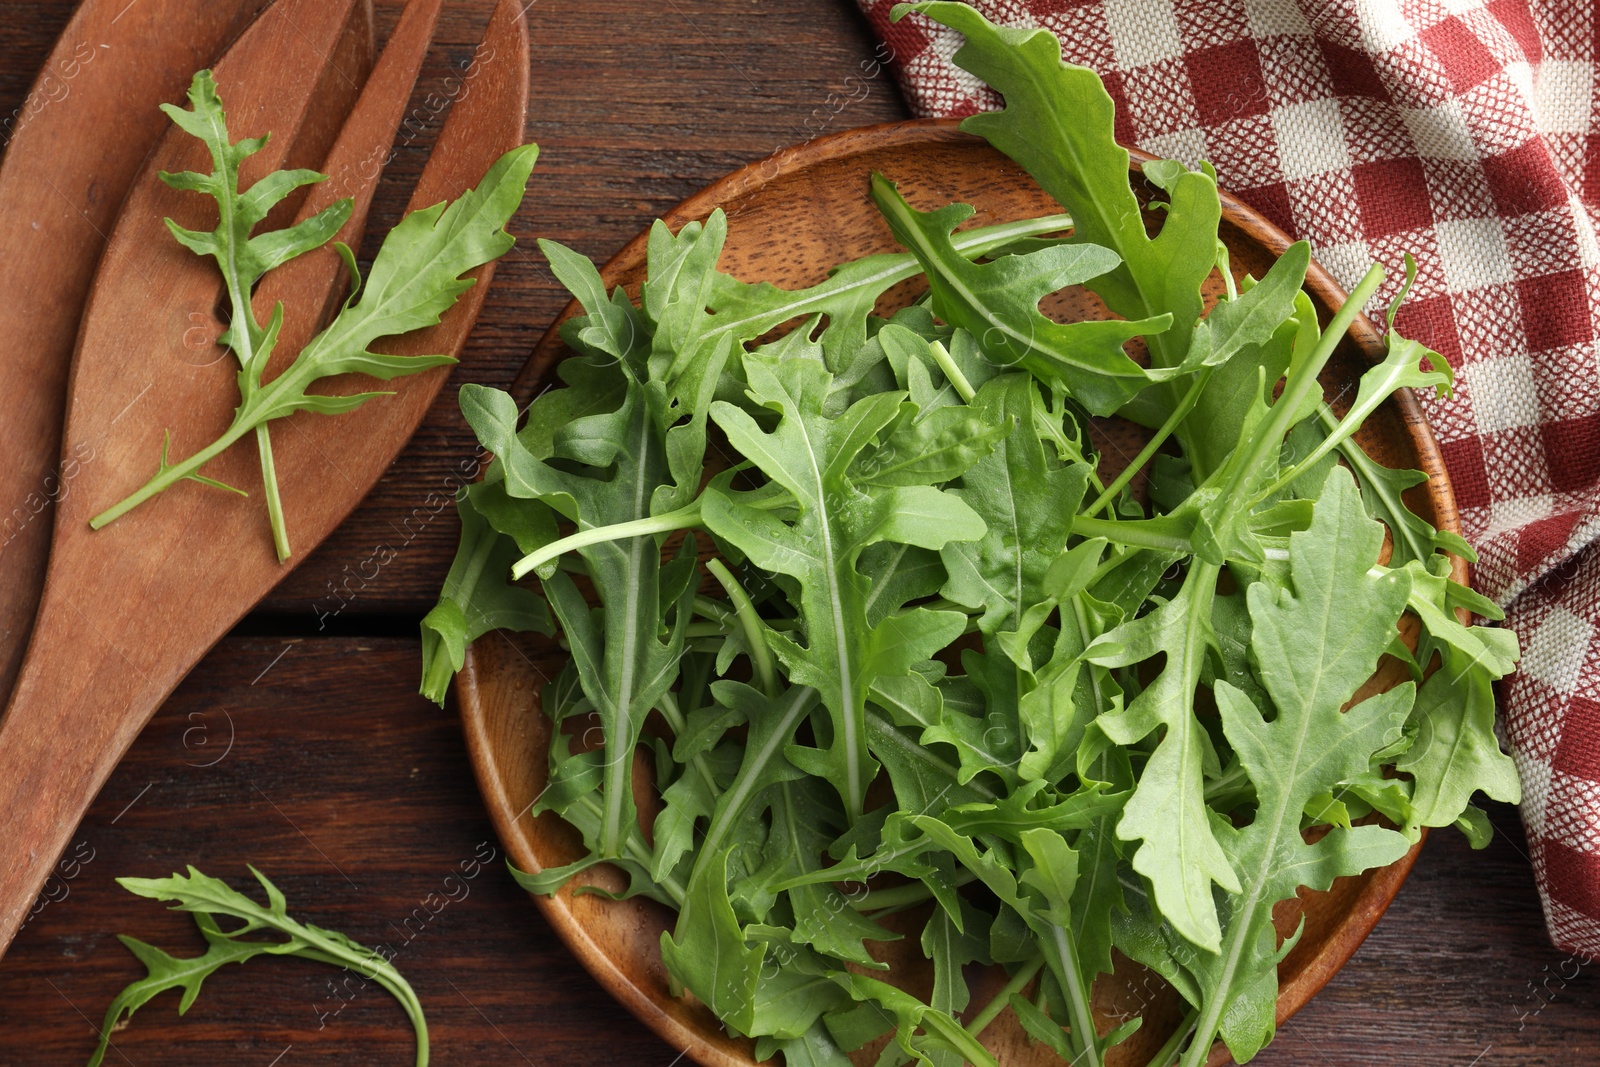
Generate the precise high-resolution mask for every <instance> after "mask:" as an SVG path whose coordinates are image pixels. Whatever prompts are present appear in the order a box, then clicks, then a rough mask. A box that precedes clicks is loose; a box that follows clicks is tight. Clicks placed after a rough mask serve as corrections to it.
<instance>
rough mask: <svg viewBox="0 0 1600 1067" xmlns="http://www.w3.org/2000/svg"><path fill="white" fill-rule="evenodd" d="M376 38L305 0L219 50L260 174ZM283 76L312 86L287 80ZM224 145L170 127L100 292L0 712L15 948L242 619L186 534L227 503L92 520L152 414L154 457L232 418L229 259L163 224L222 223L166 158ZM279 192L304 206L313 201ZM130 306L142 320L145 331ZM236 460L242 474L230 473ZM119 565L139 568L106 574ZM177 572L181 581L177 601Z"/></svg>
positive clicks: (308, 133) (328, 129)
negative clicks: (144, 750) (151, 737)
mask: <svg viewBox="0 0 1600 1067" xmlns="http://www.w3.org/2000/svg"><path fill="white" fill-rule="evenodd" d="M372 49H373V42H372V22H371V17H370V14H369V12H368V9H367V8H366V7H365V6H364V4H363V3H361V2H359V0H342V2H337V3H326V4H323V3H318V2H317V0H288V2H287V3H286V4H276V5H273V6H272V7H271V8H269V9H268V10H267V11H266V12H265V13H264V14H263V15H262V16H261V17H260V18H259V19H258V20H257V21H256V22H255V23H254V24H252V26H251V27H250V28H249V29H248V30H247V31H246V32H245V33H244V34H243V35H241V37H240V39H239V41H238V42H237V43H236V44H235V45H234V46H233V47H232V48H230V49H229V50H228V52H227V54H225V55H224V56H223V57H222V58H221V59H220V60H219V61H218V62H217V63H216V65H215V72H216V77H217V79H218V80H219V81H220V82H221V84H222V85H223V86H228V87H231V89H232V94H231V95H232V97H233V104H232V105H231V106H232V108H233V111H232V114H231V115H230V121H231V123H232V131H230V132H232V133H234V135H235V136H236V137H237V136H238V135H240V134H244V135H247V136H260V135H261V133H263V132H265V131H266V130H271V129H277V130H279V131H280V135H279V136H278V137H277V138H276V139H274V140H273V141H271V142H269V143H268V144H267V146H266V147H265V148H264V149H263V150H262V151H261V152H259V153H257V154H256V155H255V156H253V157H251V158H250V159H249V160H248V161H247V162H246V163H245V164H244V165H243V167H241V176H242V180H243V181H244V182H247V183H248V182H250V181H254V180H255V179H257V178H259V177H261V176H262V175H264V174H266V173H268V172H270V171H272V170H275V169H277V168H278V167H281V166H288V167H291V168H292V167H304V166H307V165H309V164H313V163H315V162H317V161H320V160H321V158H322V157H323V156H325V155H326V154H327V150H328V147H329V146H330V145H331V144H332V143H333V140H334V138H335V137H336V136H337V134H338V132H339V127H340V126H341V125H342V124H343V121H344V115H345V114H346V113H347V112H348V111H349V110H350V108H351V106H352V105H354V103H355V102H356V99H357V97H358V95H359V94H360V91H361V86H362V84H363V82H365V80H366V76H367V72H368V70H369V69H370V68H371V65H372ZM280 75H281V76H286V77H287V78H289V79H291V82H290V84H291V85H292V86H293V89H291V90H290V91H281V90H279V91H276V92H274V91H272V90H271V89H270V88H269V86H270V84H272V81H274V80H275V79H276V78H277V77H279V76H280ZM227 91H228V90H227V89H225V90H224V92H227ZM210 162H211V160H210V153H209V152H208V151H207V149H206V148H205V146H204V145H202V144H200V143H199V142H198V141H196V140H195V139H193V138H191V137H189V136H188V135H186V134H184V133H183V132H182V131H179V130H177V129H175V128H173V129H169V130H168V131H166V132H165V133H164V134H163V135H162V137H161V138H160V139H159V141H158V142H157V143H156V145H155V147H154V149H153V150H152V151H151V153H150V156H149V158H148V159H146V160H145V163H144V166H143V167H142V168H141V169H140V172H139V176H138V178H137V179H136V180H135V182H134V185H133V187H132V189H131V192H130V194H129V196H128V198H127V200H126V201H125V202H124V204H123V207H122V209H121V211H120V212H119V213H118V215H117V221H116V225H115V226H114V227H113V228H112V230H111V232H110V235H109V237H108V238H107V240H106V248H105V252H104V255H103V256H102V259H101V264H100V269H99V270H98V271H97V272H96V275H95V282H94V285H93V287H92V288H91V290H90V293H89V297H88V299H87V301H86V303H85V305H84V312H83V322H82V323H81V324H80V326H79V330H78V338H77V342H76V345H75V347H74V349H73V359H72V369H71V373H70V375H69V376H68V386H67V389H68V401H67V409H66V422H65V427H64V429H63V431H62V435H61V438H62V444H61V455H62V456H63V457H64V458H65V459H66V461H67V462H72V463H74V464H75V465H76V476H75V478H74V481H73V488H74V489H75V490H76V491H75V492H72V493H69V494H67V495H66V496H64V497H62V498H61V499H60V501H59V502H58V503H57V505H56V508H55V511H56V515H55V519H56V522H55V528H54V530H53V532H52V537H51V544H50V559H49V566H48V569H47V571H46V577H45V583H44V591H43V594H42V595H41V597H40V600H39V610H38V616H37V617H36V619H35V620H34V626H33V632H32V634H31V635H30V638H29V644H28V651H27V654H26V655H25V656H24V658H23V661H22V666H21V668H20V669H19V671H18V674H17V681H16V686H15V689H14V690H13V691H12V693H11V694H10V699H9V700H8V701H7V702H6V710H5V713H4V715H3V716H0V810H3V811H5V812H6V817H7V819H6V831H7V832H6V835H5V836H4V837H3V838H0V952H3V951H4V948H5V945H6V944H7V943H8V942H9V941H10V935H11V933H12V932H13V931H14V930H15V929H16V923H17V922H18V921H19V919H20V918H21V917H22V914H23V912H24V911H25V910H26V908H27V907H28V901H29V900H30V899H32V898H33V896H34V895H35V894H36V893H38V891H39V886H40V884H41V883H42V882H43V881H44V879H45V877H46V876H47V875H48V874H49V871H50V868H51V864H52V863H53V862H54V857H55V855H56V854H57V853H58V852H59V851H60V849H61V848H62V847H64V845H65V844H66V837H67V835H69V834H70V833H71V832H72V828H73V826H74V825H75V824H76V823H77V821H78V819H79V818H80V817H81V815H82V813H83V811H84V809H85V807H86V806H87V804H88V802H89V800H90V799H91V798H92V797H93V795H94V792H95V790H96V789H98V787H99V785H100V783H101V782H103V781H104V780H105V776H106V774H107V773H109V771H110V769H111V767H112V766H113V765H114V764H115V762H116V760H117V758H118V757H119V756H120V755H121V753H122V752H123V751H124V750H125V749H126V748H127V746H128V744H129V742H131V741H132V739H133V737H134V736H135V735H136V734H137V733H138V731H139V729H140V727H142V726H143V725H144V722H145V721H146V720H147V719H148V718H149V715H150V714H151V713H152V712H154V710H155V708H156V707H157V706H158V705H159V703H160V701H161V700H162V698H164V697H165V696H166V695H167V693H169V692H170V691H171V689H172V686H173V685H175V684H176V683H177V682H178V680H179V679H180V678H181V677H182V676H183V674H184V673H186V672H187V669H188V667H189V666H191V665H192V664H193V663H194V662H195V660H196V659H198V658H199V656H200V655H201V654H203V652H204V651H205V649H206V648H209V647H210V646H211V644H213V643H214V642H215V641H216V639H217V638H218V637H220V636H221V635H222V633H223V632H225V631H226V629H227V627H228V626H229V625H231V624H232V621H233V618H235V617H237V616H236V615H234V616H232V617H229V616H226V615H224V617H221V618H218V617H217V616H218V615H219V614H220V613H219V610H218V609H219V608H223V609H224V611H225V605H226V604H227V599H228V598H227V597H223V596H217V595H214V594H213V595H211V596H208V597H206V598H205V599H204V600H203V601H201V602H200V603H197V602H196V594H197V593H201V592H202V591H205V590H207V589H208V587H210V586H213V585H214V584H215V583H214V581H206V580H204V570H203V568H196V567H195V566H194V565H195V564H196V563H198V562H200V560H201V559H203V557H204V555H205V554H206V553H204V552H202V553H201V554H200V555H199V556H197V555H195V554H194V553H193V552H192V551H189V552H184V551H181V550H182V549H183V548H184V547H185V546H184V544H183V542H184V540H185V538H186V536H187V537H190V538H193V539H194V540H196V541H200V542H202V543H206V544H209V546H210V552H211V553H212V554H220V550H221V548H222V545H223V544H225V542H220V541H217V540H215V539H214V538H213V537H211V533H212V532H213V531H215V532H218V533H220V532H223V531H225V530H226V528H227V525H228V524H227V522H226V521H225V520H219V519H213V518H211V517H210V516H206V515H204V513H203V512H201V513H200V514H196V513H195V512H190V514H188V515H183V514H182V513H180V512H177V511H176V510H175V509H168V510H165V511H164V512H156V511H155V510H154V509H149V510H147V511H146V512H145V513H144V514H142V515H137V516H135V517H134V520H133V521H132V522H128V523H126V524H123V527H122V529H120V530H117V531H115V532H114V533H112V535H111V536H109V537H107V536H98V535H96V534H95V532H94V531H91V530H90V529H89V528H88V520H89V517H90V516H91V515H93V514H94V513H95V511H96V510H98V509H99V508H101V507H105V506H107V504H106V503H105V501H108V500H114V499H115V497H112V496H111V490H112V489H113V488H115V487H116V486H117V485H118V482H119V479H120V480H128V479H137V480H135V481H134V485H135V486H137V485H138V484H139V482H142V481H143V480H144V478H146V477H148V476H149V475H148V472H149V471H150V469H151V468H150V456H151V449H150V447H149V446H150V440H149V431H150V430H151V429H153V430H154V433H155V434H156V443H155V453H154V454H155V455H157V456H164V455H165V452H164V450H163V448H162V445H161V440H162V438H161V434H162V433H163V429H162V427H163V426H171V425H172V423H173V422H175V421H178V419H179V417H180V416H188V417H189V418H188V420H187V421H188V423H189V426H188V427H187V428H188V429H189V431H190V436H192V437H198V436H199V435H200V434H204V433H206V431H207V430H212V429H214V430H215V432H216V433H220V432H221V431H222V430H223V429H226V427H227V423H228V419H229V417H230V416H229V413H228V412H227V411H226V409H215V410H214V409H210V408H209V407H208V406H207V405H205V404H204V403H203V402H202V401H203V399H204V398H205V397H206V395H207V394H208V393H209V392H210V390H206V389H204V388H203V386H202V384H201V383H202V382H203V381H204V380H205V379H206V378H212V379H217V378H220V377H222V376H231V375H232V374H233V373H235V372H233V371H231V370H230V369H229V367H228V366H227V365H226V364H224V363H223V361H222V360H219V359H215V358H213V357H210V356H209V355H208V357H207V358H206V359H205V360H203V361H202V360H195V362H192V363H191V362H189V361H188V360H187V359H185V358H183V357H185V356H188V355H190V354H198V353H199V352H201V351H205V352H207V353H209V351H210V350H209V348H207V347H203V346H194V345H190V344H187V343H186V339H187V337H188V336H189V333H190V326H189V324H190V320H191V319H192V318H194V317H195V316H197V315H198V316H201V317H202V318H207V319H208V318H209V315H208V314H207V313H208V312H210V310H211V308H212V307H213V306H214V305H215V303H216V301H217V297H218V294H219V292H220V291H221V283H220V282H219V280H218V279H217V277H216V272H215V269H214V265H212V264H209V263H207V262H206V261H204V260H202V259H200V258H199V257H196V256H194V255H193V254H192V253H190V252H189V251H187V250H186V249H184V248H183V247H182V246H180V245H178V244H177V242H175V241H172V240H170V239H167V240H163V239H162V238H163V236H164V235H166V226H165V224H164V221H163V219H164V218H165V217H167V216H171V217H173V218H175V219H177V220H178V221H179V222H180V223H182V224H184V225H187V226H188V227H190V228H192V229H199V230H202V231H203V230H205V229H206V227H207V226H209V225H212V223H211V221H210V220H211V219H212V218H215V212H216V209H215V207H214V206H206V205H203V204H200V203H196V201H199V200H201V199H203V198H201V197H197V196H194V195H193V194H190V193H184V192H179V191H177V190H174V189H170V188H168V187H167V186H165V185H164V184H162V183H161V182H159V181H158V180H157V179H156V175H157V174H158V172H159V171H161V170H168V171H174V172H177V171H187V170H198V171H201V172H207V171H208V164H209V163H210ZM299 199H304V197H300V198H299ZM280 206H281V207H283V208H285V210H286V212H292V211H293V210H294V209H295V207H296V206H298V205H297V204H290V203H288V202H287V201H286V202H285V203H284V204H283V205H280ZM290 217H291V218H292V215H291V216H290ZM283 221H287V219H284V220H280V225H281V224H282V222H283ZM166 236H169V235H166ZM131 323H139V324H140V325H141V327H142V331H141V332H140V333H135V332H134V331H130V328H129V325H130V324H131ZM179 427H180V428H179V434H180V441H182V434H183V430H184V428H185V427H184V426H183V424H182V423H181V422H180V423H179ZM141 429H142V430H145V431H146V432H145V433H139V431H140V430H141ZM180 447H181V445H180ZM189 447H194V446H193V445H192V444H191V445H190V446H189ZM236 451H240V452H242V450H236ZM141 452H142V453H143V454H144V455H143V456H142V457H141V456H139V454H138V453H141ZM223 477H224V478H225V479H227V480H228V481H229V482H230V483H231V484H238V483H239V479H238V478H237V477H236V476H235V475H234V474H233V473H232V472H231V471H229V472H227V473H225V474H223ZM127 491H129V490H120V491H118V492H117V496H121V495H122V494H123V493H124V492H127ZM201 499H202V500H203V501H204V502H205V503H212V504H214V501H212V500H206V499H205V498H201ZM200 510H201V509H195V511H200ZM235 510H238V509H235ZM246 558H248V557H246ZM108 572H116V573H120V574H121V580H120V581H116V582H107V581H105V580H104V579H105V575H106V574H107V573H108ZM215 573H217V574H223V573H227V572H226V571H217V572H215ZM162 588H165V589H167V590H168V591H169V595H168V598H167V601H166V603H165V605H163V602H162V597H161V596H160V594H159V590H160V589H162ZM246 588H248V587H246ZM247 604H248V602H247V603H246V605H241V607H243V606H247ZM208 627H209V628H210V631H209V632H208ZM186 645H187V646H190V647H187V648H186V647H185V646H186Z"/></svg>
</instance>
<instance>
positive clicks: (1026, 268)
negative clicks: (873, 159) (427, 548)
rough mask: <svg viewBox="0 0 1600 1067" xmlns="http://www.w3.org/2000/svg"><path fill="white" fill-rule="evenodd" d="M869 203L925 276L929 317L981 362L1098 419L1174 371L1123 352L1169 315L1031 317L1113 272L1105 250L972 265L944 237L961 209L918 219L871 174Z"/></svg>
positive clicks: (1060, 251) (1079, 249) (1075, 249)
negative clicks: (1028, 380) (955, 329)
mask: <svg viewBox="0 0 1600 1067" xmlns="http://www.w3.org/2000/svg"><path fill="white" fill-rule="evenodd" d="M872 197H873V199H874V200H875V201H876V202H877V204H878V210H879V211H881V212H882V213H883V217H884V220H885V221H887V222H888V223H889V229H890V230H891V231H892V232H893V233H894V236H895V240H897V241H899V242H900V244H901V245H903V246H904V247H905V248H907V249H908V250H910V252H911V253H912V254H913V255H915V256H916V257H917V260H918V262H919V263H921V265H922V268H923V270H925V271H926V272H927V274H928V283H929V286H930V287H931V292H932V295H933V302H932V308H933V313H934V314H935V315H937V316H938V317H939V318H941V319H943V320H944V321H945V322H948V323H950V324H951V325H952V326H959V327H961V328H962V329H965V330H967V331H968V332H969V333H971V334H972V335H973V336H974V337H976V338H978V339H979V343H980V344H981V345H982V346H983V350H984V355H986V356H987V357H988V358H989V359H991V360H993V361H994V362H995V363H997V364H999V365H1001V366H1012V365H1020V366H1022V367H1025V368H1027V369H1028V370H1029V371H1031V372H1033V373H1034V374H1036V375H1038V376H1039V377H1040V378H1043V379H1045V380H1047V381H1052V382H1058V383H1060V384H1061V385H1062V386H1063V387H1064V388H1065V389H1067V391H1068V392H1069V393H1070V395H1071V396H1073V397H1074V398H1075V399H1077V400H1079V401H1081V402H1082V403H1083V404H1084V406H1085V407H1087V408H1088V409H1089V410H1090V411H1092V412H1094V413H1095V414H1097V415H1109V414H1111V412H1113V411H1115V410H1116V409H1117V408H1119V407H1121V406H1122V405H1123V404H1125V403H1126V402H1127V401H1128V400H1129V399H1130V398H1131V397H1132V396H1134V394H1136V393H1138V392H1139V391H1140V390H1141V389H1143V388H1144V387H1145V386H1147V385H1149V384H1150V383H1151V382H1153V381H1159V380H1162V379H1164V378H1167V377H1171V376H1172V375H1173V374H1174V373H1177V372H1176V371H1175V370H1172V371H1168V372H1162V371H1151V370H1148V369H1146V368H1144V367H1141V366H1139V364H1137V363H1135V362H1134V361H1133V360H1132V359H1130V358H1129V357H1128V354H1127V353H1126V352H1124V351H1123V350H1122V346H1123V344H1125V343H1126V342H1127V341H1129V340H1130V339H1132V338H1134V337H1138V336H1141V335H1143V334H1150V333H1157V332H1159V331H1161V330H1163V329H1165V328H1166V327H1167V326H1168V325H1170V323H1171V318H1170V316H1165V315H1155V316H1150V317H1146V318H1142V319H1138V320H1134V321H1129V322H1124V321H1121V320H1118V319H1102V320H1088V321H1083V322H1072V323H1065V324H1063V323H1058V322H1056V321H1054V320H1053V319H1051V318H1049V317H1048V316H1046V315H1045V314H1044V312H1042V311H1040V310H1039V301H1040V300H1041V299H1043V298H1044V297H1045V296H1047V295H1048V294H1050V293H1053V292H1055V291H1056V290H1058V289H1064V288H1066V287H1067V286H1069V285H1077V284H1080V283H1087V282H1088V281H1089V280H1090V279H1093V278H1096V277H1099V276H1100V275H1103V274H1105V273H1106V272H1108V271H1110V270H1111V269H1112V268H1114V267H1115V266H1116V265H1117V255H1116V253H1115V252H1113V251H1111V250H1110V249H1107V248H1103V247H1101V246H1099V245H1094V244H1066V245H1053V246H1051V247H1048V248H1041V249H1039V250H1037V251H1034V252H1028V253H1024V254H1021V255H1010V256H1001V257H1000V258H998V259H995V260H992V261H990V262H988V263H973V262H971V261H969V260H968V259H967V258H966V257H965V256H963V255H961V254H960V253H959V252H957V251H956V249H955V246H954V245H952V244H951V241H950V234H951V231H953V230H954V229H955V228H956V227H957V226H958V225H960V224H961V223H962V222H964V221H966V220H967V219H968V218H971V217H972V211H973V209H972V208H971V207H970V206H969V205H967V204H952V205H951V206H949V207H947V208H943V209H941V210H939V211H935V212H932V213H927V212H921V211H917V210H916V209H915V208H913V207H911V205H909V204H907V203H906V202H905V198H904V197H902V196H901V195H900V193H899V191H898V190H897V189H896V188H895V186H894V184H893V183H891V182H889V181H888V180H886V179H885V178H884V177H883V176H882V175H878V174H874V175H873V176H872Z"/></svg>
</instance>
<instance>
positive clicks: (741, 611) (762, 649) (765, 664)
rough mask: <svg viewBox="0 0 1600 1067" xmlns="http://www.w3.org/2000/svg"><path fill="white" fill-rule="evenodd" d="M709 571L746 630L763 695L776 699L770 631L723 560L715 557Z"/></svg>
mask: <svg viewBox="0 0 1600 1067" xmlns="http://www.w3.org/2000/svg"><path fill="white" fill-rule="evenodd" d="M706 570H708V571H710V572H711V577H713V578H715V579H716V580H717V584H718V585H720V586H722V591H723V592H725V593H727V594H728V600H729V601H730V602H731V603H732V604H733V609H734V612H735V614H736V615H737V617H738V619H739V626H740V628H741V629H742V630H744V639H745V644H746V645H748V646H749V652H750V665H751V666H752V667H754V668H755V672H756V679H757V681H759V682H760V683H761V691H762V692H763V693H765V694H766V695H767V696H769V697H776V696H777V695H778V672H777V670H776V669H775V668H774V667H773V664H772V649H771V648H770V647H768V645H767V637H766V630H767V628H766V626H765V625H764V624H763V623H762V621H761V616H760V615H757V614H756V606H755V603H754V602H753V601H752V600H751V599H750V594H749V593H746V592H745V591H744V586H742V585H740V584H739V580H738V579H737V578H735V577H734V576H733V574H732V572H731V571H729V570H728V568H727V566H726V565H725V564H724V563H723V562H722V561H721V560H720V559H717V558H715V557H713V558H711V559H708V560H706Z"/></svg>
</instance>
